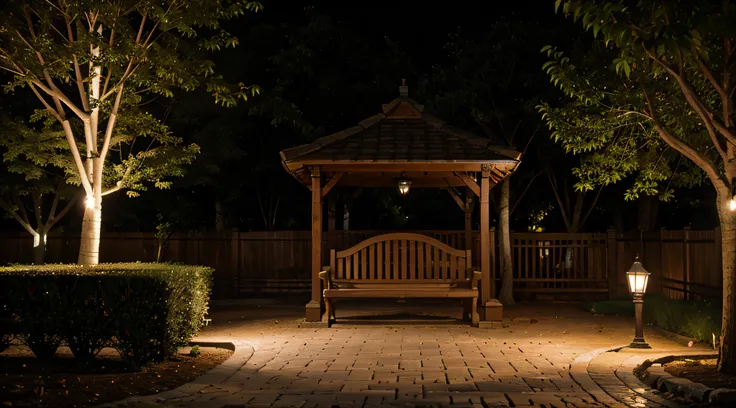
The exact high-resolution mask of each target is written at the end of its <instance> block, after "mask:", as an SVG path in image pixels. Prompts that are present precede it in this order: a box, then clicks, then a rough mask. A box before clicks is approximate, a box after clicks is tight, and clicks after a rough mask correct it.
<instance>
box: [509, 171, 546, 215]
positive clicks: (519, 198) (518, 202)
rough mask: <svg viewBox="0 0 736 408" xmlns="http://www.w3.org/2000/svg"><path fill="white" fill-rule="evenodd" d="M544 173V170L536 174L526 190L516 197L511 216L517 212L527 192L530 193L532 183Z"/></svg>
mask: <svg viewBox="0 0 736 408" xmlns="http://www.w3.org/2000/svg"><path fill="white" fill-rule="evenodd" d="M543 171H544V170H542V171H540V172H538V173H537V174H535V175H534V176H532V178H531V180H529V182H528V183H527V185H526V187H525V188H524V191H522V192H521V194H520V195H519V196H518V197H516V201H515V202H514V205H512V206H511V210H510V212H509V215H511V214H513V213H514V211H516V207H518V206H519V204H520V203H521V200H522V199H523V198H524V196H525V195H526V192H527V191H529V187H531V186H532V183H534V180H535V179H536V178H537V177H539V175H540V174H542V172H543Z"/></svg>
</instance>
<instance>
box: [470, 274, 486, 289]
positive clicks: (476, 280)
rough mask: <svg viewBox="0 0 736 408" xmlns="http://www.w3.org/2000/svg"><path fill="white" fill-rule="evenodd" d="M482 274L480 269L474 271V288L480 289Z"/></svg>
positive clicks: (472, 285)
mask: <svg viewBox="0 0 736 408" xmlns="http://www.w3.org/2000/svg"><path fill="white" fill-rule="evenodd" d="M482 276H483V274H482V273H481V272H480V271H473V277H472V278H471V279H470V287H471V288H472V289H478V282H479V281H480V279H481V277H482Z"/></svg>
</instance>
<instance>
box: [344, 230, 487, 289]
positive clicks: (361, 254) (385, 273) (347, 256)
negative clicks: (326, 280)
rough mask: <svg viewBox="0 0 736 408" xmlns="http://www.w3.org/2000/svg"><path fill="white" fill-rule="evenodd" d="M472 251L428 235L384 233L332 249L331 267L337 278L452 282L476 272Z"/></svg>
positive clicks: (378, 280)
mask: <svg viewBox="0 0 736 408" xmlns="http://www.w3.org/2000/svg"><path fill="white" fill-rule="evenodd" d="M470 255H471V254H470V250H461V249H454V248H452V247H450V246H448V245H446V244H443V243H442V242H440V241H438V240H436V239H434V238H431V237H428V236H426V235H421V234H411V233H396V234H384V235H379V236H376V237H373V238H368V239H366V240H365V241H363V242H360V243H359V244H357V245H355V246H353V247H351V248H348V249H346V250H344V251H335V250H334V249H333V250H331V251H330V267H331V269H332V274H333V275H332V276H333V279H336V280H359V281H370V282H386V281H411V282H426V281H432V282H436V281H442V282H452V281H458V280H465V279H468V278H470V277H471V276H472V271H471V272H469V270H470V269H471V265H470V262H471V259H473V258H472V257H471V256H470Z"/></svg>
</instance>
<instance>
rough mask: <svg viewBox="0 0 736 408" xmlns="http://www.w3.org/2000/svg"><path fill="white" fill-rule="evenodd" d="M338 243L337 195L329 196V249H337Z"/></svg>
mask: <svg viewBox="0 0 736 408" xmlns="http://www.w3.org/2000/svg"><path fill="white" fill-rule="evenodd" d="M336 243H337V207H336V205H335V195H334V194H333V195H328V196H327V248H328V249H334V248H336Z"/></svg>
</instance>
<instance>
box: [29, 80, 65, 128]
mask: <svg viewBox="0 0 736 408" xmlns="http://www.w3.org/2000/svg"><path fill="white" fill-rule="evenodd" d="M28 87H29V88H31V91H33V93H34V94H35V95H36V97H37V98H38V100H39V101H41V103H42V104H43V106H45V107H46V111H47V112H49V114H51V116H53V117H54V119H56V120H58V121H59V122H63V121H64V119H63V118H62V117H61V116H60V115H59V113H58V112H57V111H56V110H55V109H54V108H52V107H51V105H49V103H48V102H46V99H44V97H43V96H42V95H41V94H40V93H39V92H38V90H37V89H36V87H35V86H34V84H33V82H29V83H28Z"/></svg>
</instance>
